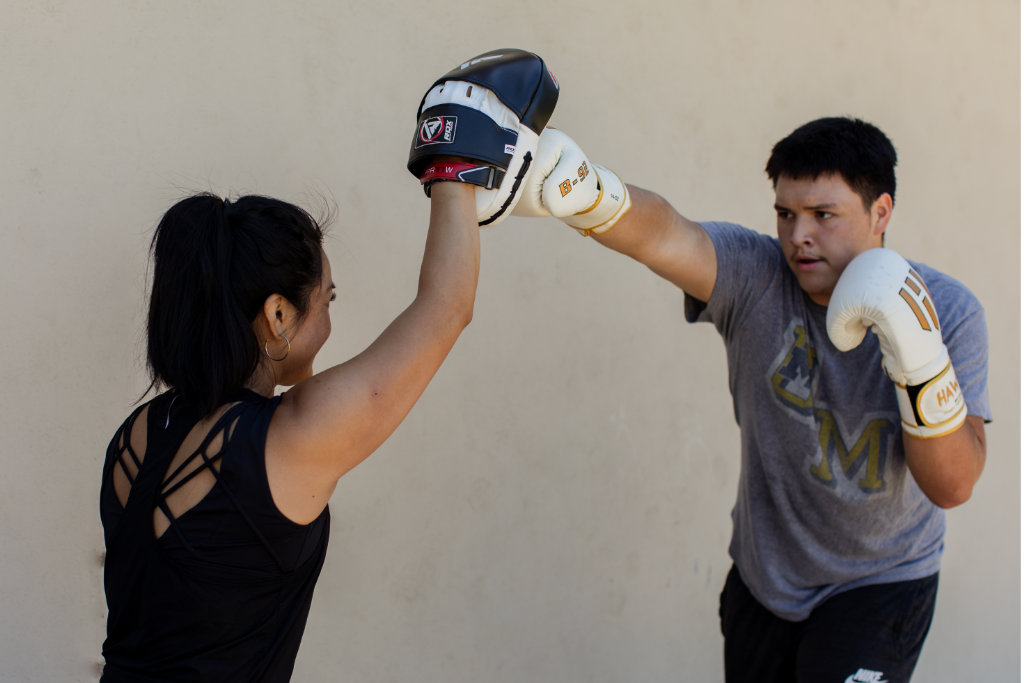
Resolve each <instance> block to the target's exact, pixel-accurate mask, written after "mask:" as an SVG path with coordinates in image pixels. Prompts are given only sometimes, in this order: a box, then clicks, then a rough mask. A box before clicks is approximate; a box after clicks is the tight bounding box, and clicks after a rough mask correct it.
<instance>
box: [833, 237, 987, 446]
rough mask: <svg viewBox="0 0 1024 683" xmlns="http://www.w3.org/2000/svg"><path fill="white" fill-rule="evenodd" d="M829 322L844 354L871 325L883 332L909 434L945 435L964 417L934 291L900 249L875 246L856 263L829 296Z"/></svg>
mask: <svg viewBox="0 0 1024 683" xmlns="http://www.w3.org/2000/svg"><path fill="white" fill-rule="evenodd" d="M827 325H828V335H829V338H830V339H831V340H832V343H833V344H835V346H836V348H838V349H839V350H840V351H849V350H850V349H852V348H854V347H856V346H858V345H859V344H860V343H861V340H862V339H863V338H864V335H865V334H866V333H867V330H868V329H869V328H870V329H871V330H872V331H873V332H874V333H875V334H876V335H878V342H879V346H880V347H881V350H882V367H883V369H884V370H885V373H886V375H888V377H889V379H891V380H892V381H893V383H894V384H895V385H896V398H897V402H898V403H899V409H900V417H901V420H902V422H903V429H904V431H906V432H908V433H910V434H913V435H915V436H919V437H933V436H942V435H943V434H948V433H949V432H952V431H953V430H954V429H956V428H958V427H959V426H960V424H961V423H963V421H964V420H965V419H966V416H967V407H966V405H965V403H964V398H963V394H962V392H961V390H960V384H959V383H958V382H957V379H956V372H955V371H954V370H953V365H952V364H951V363H950V359H949V352H948V351H947V349H946V345H945V344H944V343H943V341H942V331H941V329H940V327H939V318H938V315H937V314H936V312H935V305H934V303H933V301H932V297H931V294H930V293H929V292H928V288H927V287H925V284H924V281H923V280H922V279H921V276H920V275H919V274H918V273H917V272H916V271H915V270H914V269H913V268H912V267H911V266H910V264H909V263H907V261H906V259H904V258H903V257H902V256H900V255H899V254H897V253H896V252H895V251H892V250H890V249H882V248H879V249H869V250H868V251H865V252H863V253H861V254H859V255H858V256H857V257H856V258H854V259H853V260H852V261H850V263H849V264H848V265H847V266H846V268H845V269H844V270H843V274H842V275H841V276H840V277H839V281H838V282H837V283H836V286H835V289H834V290H833V291H832V296H831V298H830V299H829V304H828V313H827Z"/></svg>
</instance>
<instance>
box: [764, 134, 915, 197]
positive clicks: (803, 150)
mask: <svg viewBox="0 0 1024 683" xmlns="http://www.w3.org/2000/svg"><path fill="white" fill-rule="evenodd" d="M765 172H766V173H767V174H768V177H769V178H771V181H772V186H773V187H775V186H777V185H778V182H779V178H780V177H781V176H788V177H790V178H794V179H796V180H804V179H810V180H813V179H815V178H817V177H818V176H821V175H830V174H838V175H839V176H841V177H842V178H843V180H845V181H846V184H847V185H849V186H850V188H851V189H853V191H854V192H856V193H857V194H858V195H860V197H861V199H862V200H863V201H864V206H865V208H868V209H870V208H871V205H872V204H873V203H874V201H875V200H876V199H878V198H879V197H880V196H881V195H882V194H884V193H886V192H888V193H889V195H890V196H892V198H893V201H894V202H895V201H896V149H895V148H894V147H893V145H892V142H890V141H889V138H888V137H886V135H885V133H883V132H882V131H881V130H879V129H878V128H877V127H875V126H873V125H871V124H870V123H867V122H865V121H861V120H860V119H855V118H850V117H827V118H821V119H817V120H815V121H811V122H810V123H805V124H804V125H802V126H800V127H799V128H797V129H796V130H794V131H793V132H792V133H790V134H789V135H787V136H786V137H784V138H783V139H782V140H779V142H777V143H776V144H775V146H774V147H773V148H772V154H771V156H770V157H769V158H768V164H767V165H766V166H765Z"/></svg>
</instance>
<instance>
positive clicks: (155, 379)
mask: <svg viewBox="0 0 1024 683" xmlns="http://www.w3.org/2000/svg"><path fill="white" fill-rule="evenodd" d="M322 244H323V229H322V228H321V226H320V225H319V224H318V223H317V221H316V220H315V219H313V217H312V216H310V215H309V214H308V213H307V212H306V211H304V210H303V209H300V208H299V207H297V206H294V205H292V204H289V203H287V202H283V201H280V200H278V199H272V198H269V197H260V196H254V195H250V196H245V197H240V198H239V199H238V200H236V201H235V202H229V201H228V200H226V199H221V198H219V197H217V196H215V195H212V194H207V193H203V194H197V195H194V196H191V197H187V198H185V199H182V200H181V201H179V202H178V203H176V204H175V205H174V206H172V207H171V208H170V209H169V210H168V211H167V213H166V214H164V216H163V218H162V219H161V220H160V223H159V224H158V225H157V228H156V232H155V234H154V235H153V241H152V244H151V245H150V252H151V257H152V259H153V263H154V265H153V282H152V289H151V291H150V300H149V315H148V322H147V361H148V366H149V372H150V379H151V384H150V388H151V389H152V388H154V387H158V386H160V385H164V386H167V387H169V388H171V389H173V390H174V391H175V392H177V393H178V395H180V396H181V397H182V398H184V399H186V400H188V401H189V402H190V403H192V405H194V406H195V408H196V409H197V410H198V411H199V413H200V414H201V415H208V414H210V413H211V412H213V410H214V409H215V408H216V407H217V406H219V405H221V404H223V403H225V402H227V401H229V400H231V397H232V396H233V395H234V394H235V393H237V392H238V391H239V390H240V389H241V388H242V387H244V386H245V384H246V383H247V382H248V381H249V379H250V377H251V376H252V374H253V372H255V370H256V368H257V367H258V366H259V362H260V354H261V353H263V346H262V343H261V341H260V340H258V339H257V338H256V334H255V332H254V331H253V328H252V323H253V321H255V320H256V317H257V316H258V315H259V314H260V312H261V310H262V308H263V304H264V302H265V301H266V299H267V297H268V296H270V295H271V294H280V295H282V296H284V297H285V298H286V299H288V301H289V302H291V303H292V305H294V306H295V307H296V309H298V311H299V317H300V319H301V317H302V316H304V315H305V313H306V312H307V310H308V308H309V298H310V295H311V294H312V292H313V291H314V290H315V289H316V287H317V286H318V285H319V284H320V280H321V277H322V272H323V263H322V261H321V248H322Z"/></svg>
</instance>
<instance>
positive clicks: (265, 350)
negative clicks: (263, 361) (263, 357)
mask: <svg viewBox="0 0 1024 683" xmlns="http://www.w3.org/2000/svg"><path fill="white" fill-rule="evenodd" d="M281 336H282V337H284V341H285V343H286V344H288V346H287V347H286V348H285V350H284V355H283V356H281V357H280V358H274V357H273V356H271V355H270V340H269V339H268V340H266V341H265V342H263V353H265V354H267V358H269V359H270V360H272V361H274V362H275V363H280V362H281V361H283V360H284V359H285V358H287V357H288V354H289V353H291V352H292V342H291V340H290V339H288V337H286V336H285V335H284V333H282V334H281Z"/></svg>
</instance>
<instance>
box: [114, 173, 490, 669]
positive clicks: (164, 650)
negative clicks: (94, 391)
mask: <svg viewBox="0 0 1024 683" xmlns="http://www.w3.org/2000/svg"><path fill="white" fill-rule="evenodd" d="M430 197H431V199H430V201H431V213H430V223H429V228H428V232H427V240H426V247H425V251H424V255H423V262H422V266H421V270H420V280H419V288H418V291H417V294H416V296H415V298H414V300H413V301H412V303H411V304H410V305H409V306H408V308H406V309H405V310H404V311H403V312H402V313H401V314H400V315H399V316H398V317H397V318H396V319H395V320H394V322H392V323H391V324H390V325H389V326H388V327H387V329H385V330H384V332H383V333H382V334H381V335H380V336H379V337H378V338H377V339H376V341H374V342H373V343H372V344H371V345H370V346H369V347H368V348H367V349H366V350H365V351H363V352H362V353H360V354H359V355H357V356H355V357H354V358H352V359H350V360H349V361H347V362H345V363H342V364H341V365H337V366H335V367H332V368H329V369H327V370H324V371H322V372H319V373H317V374H313V369H312V368H313V360H314V358H315V357H316V354H317V352H318V351H319V350H320V348H321V347H322V346H323V344H324V342H325V341H326V340H327V337H328V336H329V335H330V331H331V321H330V315H329V306H330V303H331V301H333V300H334V283H333V281H332V279H331V266H330V263H329V262H328V260H327V256H326V255H325V253H324V251H323V248H322V246H321V242H322V238H323V234H322V231H321V227H320V226H319V225H318V224H317V222H316V221H315V220H314V219H313V218H312V217H311V216H310V215H309V214H307V213H306V212H305V211H303V210H302V209H300V208H298V207H295V206H293V205H291V204H288V203H285V202H282V201H279V200H276V199H270V198H266V197H256V196H248V197H242V198H240V199H238V200H236V201H234V202H229V201H227V200H222V199H220V198H218V197H215V196H212V195H205V194H204V195H197V196H194V197H189V198H187V199H184V200H182V201H180V202H178V203H177V204H176V205H174V206H173V207H172V208H171V209H170V210H169V211H168V212H167V213H166V214H165V215H164V217H163V219H162V220H161V221H160V223H159V225H158V226H157V229H156V234H155V236H154V238H153V244H152V252H153V263H154V267H153V282H152V291H151V297H150V305H149V315H148V323H147V336H148V345H147V351H148V354H147V355H148V364H149V368H150V372H151V378H152V387H151V388H157V389H158V390H163V393H160V394H159V395H158V396H157V397H156V398H154V399H152V400H150V401H148V402H147V403H145V404H143V405H141V406H140V407H139V408H138V409H136V410H135V411H134V412H133V413H132V414H131V415H130V416H129V417H128V418H127V419H126V420H125V422H124V423H123V424H122V425H121V427H120V428H119V429H118V430H117V432H116V433H115V435H114V438H113V439H112V440H111V443H110V446H109V448H108V451H107V457H106V461H105V465H104V469H103V483H102V491H101V516H102V520H103V527H104V535H105V539H106V545H107V556H106V563H105V568H104V585H105V589H106V595H107V604H108V607H109V615H108V620H107V639H106V641H105V643H104V646H103V655H104V658H105V660H106V666H105V669H104V674H103V678H102V681H104V683H117V682H120V681H158V680H159V681H221V682H223V681H286V680H288V679H289V678H290V676H291V672H292V668H293V665H294V661H295V656H296V653H297V651H298V647H299V641H300V639H301V637H302V632H303V628H304V626H305V623H306V617H307V615H308V612H309V607H310V602H311V600H312V595H313V588H314V585H315V583H316V580H317V578H318V576H319V574H320V569H321V567H322V565H323V561H324V557H325V554H326V550H327V537H328V528H329V520H330V516H329V512H328V509H327V502H328V499H329V498H330V496H331V493H332V492H333V491H334V488H335V486H336V484H337V481H338V479H339V478H340V477H341V476H342V475H343V474H345V473H346V472H348V471H349V470H350V469H352V468H353V467H355V466H356V465H357V464H358V463H359V462H361V461H362V460H363V459H364V458H366V457H367V456H369V455H370V454H371V453H373V451H374V450H375V449H376V448H377V447H378V446H379V445H380V444H381V443H382V442H383V441H384V440H385V439H387V438H388V436H389V435H390V434H391V433H392V432H393V431H394V430H395V428H396V427H397V426H398V425H399V423H400V422H401V421H402V420H403V419H404V417H405V416H406V415H407V414H408V412H409V410H410V409H411V408H412V406H413V404H414V403H415V402H416V400H417V399H418V398H419V396H420V395H421V393H422V392H423V390H424V389H425V388H426V386H427V383H428V382H429V381H430V379H431V378H432V377H433V375H434V373H435V372H436V371H437V369H438V368H439V367H440V365H441V363H442V361H443V360H444V359H445V357H446V356H447V354H448V352H449V350H450V349H451V348H452V346H453V344H454V343H455V340H456V339H457V338H458V336H459V334H460V333H461V332H462V330H463V329H464V328H465V327H466V325H468V324H469V322H470V319H471V318H472V313H473V303H474V297H475V291H476V283H477V274H478V269H479V258H480V245H479V231H478V227H477V216H476V204H475V200H474V193H473V187H472V186H471V185H465V184H462V183H458V182H440V183H436V184H434V185H433V186H432V191H431V195H430ZM278 386H286V387H291V388H290V389H289V390H287V391H285V392H284V393H283V394H276V389H277V387H278Z"/></svg>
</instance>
